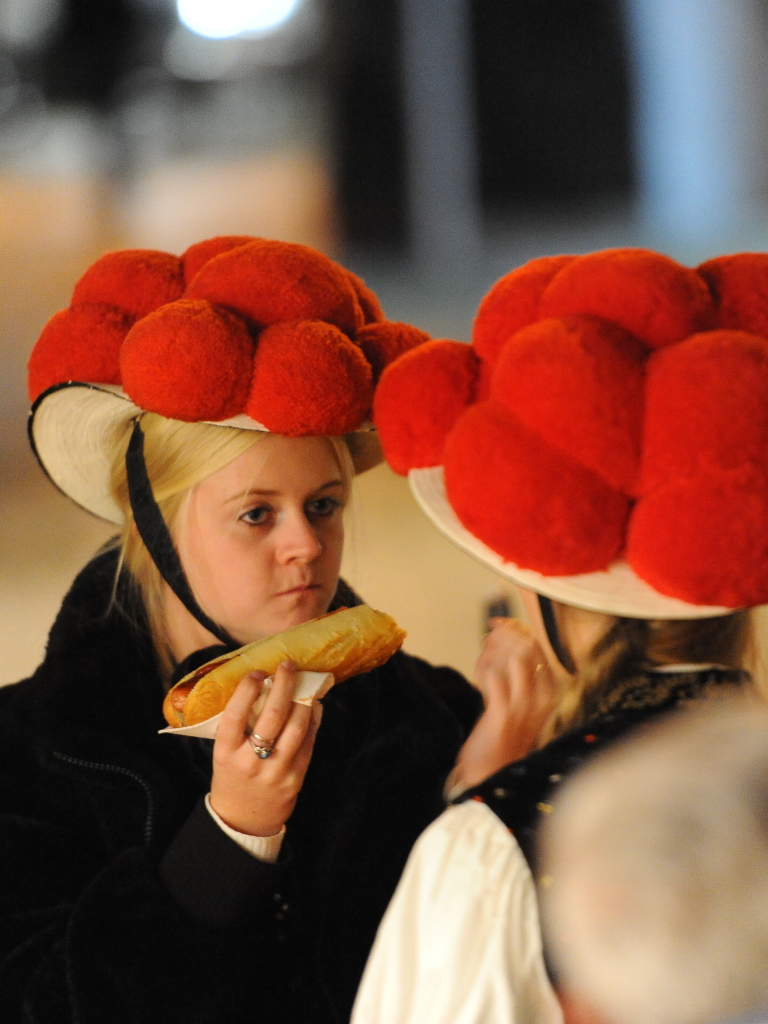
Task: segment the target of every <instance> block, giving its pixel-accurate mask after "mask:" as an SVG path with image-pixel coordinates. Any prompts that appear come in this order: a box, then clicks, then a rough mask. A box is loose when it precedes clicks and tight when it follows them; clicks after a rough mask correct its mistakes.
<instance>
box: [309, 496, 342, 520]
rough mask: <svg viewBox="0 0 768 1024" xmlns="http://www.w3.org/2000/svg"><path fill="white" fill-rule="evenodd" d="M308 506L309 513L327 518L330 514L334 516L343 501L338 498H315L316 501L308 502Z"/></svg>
mask: <svg viewBox="0 0 768 1024" xmlns="http://www.w3.org/2000/svg"><path fill="white" fill-rule="evenodd" d="M306 508H307V515H309V516H316V517H319V518H320V519H326V518H327V517H328V516H332V515H333V513H334V512H335V511H336V509H337V508H341V502H340V501H337V500H336V498H315V500H314V501H310V502H309V503H308V504H307V506H306Z"/></svg>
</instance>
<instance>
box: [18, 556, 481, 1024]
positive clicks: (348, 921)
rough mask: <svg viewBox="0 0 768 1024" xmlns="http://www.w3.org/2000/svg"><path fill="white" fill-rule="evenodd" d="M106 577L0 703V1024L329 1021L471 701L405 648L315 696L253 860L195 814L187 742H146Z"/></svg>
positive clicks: (205, 765) (146, 728) (143, 672)
mask: <svg viewBox="0 0 768 1024" xmlns="http://www.w3.org/2000/svg"><path fill="white" fill-rule="evenodd" d="M114 571H115V556H114V554H112V553H106V554H102V555H99V556H98V557H97V558H96V559H94V561H93V562H91V563H90V564H89V565H88V566H87V567H86V568H85V570H84V571H83V572H82V573H81V574H80V576H79V577H78V579H77V580H76V581H75V583H74V585H73V587H72V590H71V591H70V593H69V595H68V596H67V598H66V599H65V601H64V604H63V607H62V609H61V612H60V614H59V616H58V618H57V620H56V623H55V624H54V626H53V629H52V630H51V634H50V638H49V643H48V650H47V653H46V657H45V660H44V662H43V664H42V665H41V666H40V668H39V669H38V670H37V672H36V673H35V674H34V676H32V677H31V678H30V679H27V680H25V681H24V682H22V683H18V684H16V685H14V686H9V687H5V688H3V689H0V844H2V861H1V868H0V893H1V897H0V898H1V899H2V906H1V907H0V1020H1V1021H2V1022H3V1024H12V1022H17V1021H25V1022H33V1024H64V1022H78V1024H122V1022H126V1024H127V1022H131V1024H138V1022H141V1024H148V1022H154V1021H162V1022H163V1024H176V1022H178V1024H198V1022H199V1024H208V1022H227V1024H231V1022H233V1021H247V1020H264V1021H269V1022H270V1024H308V1022H309V1021H312V1022H313V1024H324V1022H329V1024H330V1022H342V1021H346V1020H347V1018H348V1016H349V1013H350V1010H351V1006H352V1001H353V999H354V995H355V990H356V987H357V983H358V980H359V977H360V974H361V972H362V969H363V967H364V965H365V960H366V957H367V954H368V950H369V948H370V945H371V943H372V941H373V937H374V934H375V931H376V927H377V925H378V922H379V920H380V918H381V915H382V914H383V912H384V910H385V909H386V906H387V903H388V901H389V898H390V896H391V894H392V892H393V890H394V887H395V885H396V883H397V880H398V877H399V875H400V873H401V870H402V868H403V865H404V863H405V860H406V858H407V856H408V853H409V851H410V848H411V845H412V844H413V842H414V840H415V839H416V837H417V836H418V835H419V833H420V832H421V830H422V829H423V828H424V827H425V826H426V825H427V824H428V823H429V822H430V821H431V820H432V819H433V818H434V817H435V816H436V815H437V814H439V813H440V811H441V809H442V800H441V793H442V787H443V783H444V780H445V777H446V775H447V773H448V771H449V770H450V768H451V766H452V764H453V761H454V758H455V756H456V753H457V751H458V749H459V746H460V745H461V743H462V742H463V739H464V737H465V735H466V733H467V732H468V730H469V729H470V728H471V726H472V724H473V721H474V719H475V717H476V715H477V714H478V712H479V710H480V709H479V705H478V700H477V698H476V695H475V693H474V691H472V690H471V688H470V687H469V686H468V684H467V683H466V682H465V681H464V680H463V679H462V678H461V677H460V676H458V675H457V674H456V673H454V672H452V671H451V670H449V669H435V668H432V667H430V666H429V665H427V664H425V663H424V662H422V661H419V660H418V659H415V658H412V657H409V656H408V655H404V654H397V655H395V656H394V657H393V658H392V659H391V660H390V661H389V662H388V663H387V664H386V665H385V666H383V667H382V668H380V669H377V670H376V671H374V672H371V673H368V674H367V675H363V676H358V677H356V678H355V679H351V680H348V681H347V682H345V683H342V684H340V685H339V686H337V687H336V688H335V689H334V690H332V691H331V693H330V694H329V695H328V696H327V697H326V698H325V700H324V705H325V714H324V717H323V723H322V727H321V729H320V732H319V734H318V738H317V743H316V747H315V753H314V756H313V759H312V763H311V766H310V769H309V772H308V774H307V778H306V780H305V785H304V788H303V790H302V792H301V794H300V797H299V801H298V803H297V807H296V810H295V812H294V814H293V816H292V818H291V820H290V821H289V823H288V835H287V839H286V842H285V844H284V848H283V853H282V854H281V858H280V861H279V862H278V863H277V864H265V863H263V862H261V861H257V860H255V859H254V858H252V857H250V856H249V855H248V854H247V853H245V851H243V850H241V849H240V847H238V846H237V845H236V844H235V843H233V842H232V841H231V840H230V839H229V838H228V837H227V836H226V835H225V834H224V833H223V832H222V831H221V830H220V829H218V828H217V827H216V825H215V824H214V823H213V821H212V819H211V818H210V815H208V813H207V811H206V810H205V808H204V806H203V805H202V803H201V798H202V796H203V795H204V794H205V793H206V792H207V791H208V788H209V780H210V754H209V751H206V744H205V743H204V741H191V740H189V739H183V740H182V739H180V738H178V737H172V736H159V735H158V733H157V730H158V729H159V728H161V727H162V726H163V725H164V722H163V720H162V715H161V710H160V709H161V702H162V698H163V693H162V687H161V683H160V679H159V676H158V673H157V670H156V667H155V663H154V657H153V654H152V650H151V646H150V644H149V642H148V639H147V637H146V635H145V633H144V632H143V631H142V629H141V627H140V626H137V625H135V624H131V622H130V621H129V620H128V618H126V617H125V616H124V615H123V614H122V613H120V612H119V611H117V610H115V609H112V610H109V604H110V594H111V587H112V580H113V577H114ZM209 746H210V744H208V747H209Z"/></svg>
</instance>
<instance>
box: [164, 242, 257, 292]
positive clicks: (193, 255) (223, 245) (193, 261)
mask: <svg viewBox="0 0 768 1024" xmlns="http://www.w3.org/2000/svg"><path fill="white" fill-rule="evenodd" d="M255 241H256V239H255V238H254V236H253V235H217V236H216V237H215V238H206V239H205V240H204V241H202V242H195V244H194V245H190V247H189V248H188V249H187V250H186V252H183V253H182V254H181V265H182V267H183V268H184V280H185V281H186V282H187V284H189V282H190V281H191V280H192V278H193V277H194V276H195V274H196V273H197V272H198V270H200V268H201V267H202V266H204V265H205V264H206V263H207V262H208V260H212V259H213V257H214V256H219V255H220V254H221V253H223V252H229V250H230V249H237V248H238V247H239V246H241V245H248V243H249V242H255Z"/></svg>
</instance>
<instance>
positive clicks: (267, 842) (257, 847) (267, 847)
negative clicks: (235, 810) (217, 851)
mask: <svg viewBox="0 0 768 1024" xmlns="http://www.w3.org/2000/svg"><path fill="white" fill-rule="evenodd" d="M210 797H211V794H210V793H206V795H205V806H206V807H207V808H208V813H209V814H210V816H211V817H212V818H213V820H214V821H215V822H216V824H217V825H218V826H219V828H220V829H221V831H222V832H226V833H227V835H228V836H229V838H230V839H232V840H234V842H236V843H237V845H238V846H241V847H242V848H243V849H244V850H245V851H246V853H250V855H251V856H252V857H255V858H256V860H264V861H266V862H267V863H268V864H274V863H275V861H276V860H277V858H278V855H279V854H280V847H281V846H282V845H283V839H284V838H285V825H283V827H282V828H281V829H280V831H279V832H278V833H276V834H275V835H273V836H249V835H247V834H246V833H245V832H236V831H235V830H234V829H233V828H230V827H229V825H226V824H225V823H224V822H223V821H222V820H221V818H220V817H219V816H218V814H217V813H216V811H214V809H213V808H212V807H211V799H210Z"/></svg>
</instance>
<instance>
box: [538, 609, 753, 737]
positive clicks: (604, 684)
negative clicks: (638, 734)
mask: <svg viewBox="0 0 768 1024" xmlns="http://www.w3.org/2000/svg"><path fill="white" fill-rule="evenodd" d="M553 605H554V608H555V616H556V619H557V621H558V625H559V626H560V627H561V628H562V627H564V626H566V623H567V619H568V612H569V607H570V606H569V605H565V604H559V603H556V602H553ZM753 640H754V635H753V622H752V612H751V609H749V608H747V609H743V610H741V611H737V612H733V613H732V614H731V615H722V616H717V617H715V618H707V619H629V618H617V619H614V620H613V623H612V625H610V626H609V628H608V631H607V632H606V633H605V634H604V635H603V637H602V638H601V639H600V640H598V641H597V643H596V644H595V645H594V647H593V648H592V650H591V652H590V653H589V655H588V656H587V658H586V659H585V660H584V662H583V663H582V664H581V665H580V666H579V668H578V671H577V672H576V673H575V674H574V675H573V676H572V677H571V680H570V681H569V683H568V685H567V686H566V687H565V689H564V691H563V693H562V695H561V699H560V703H559V705H558V707H557V709H556V711H555V713H554V715H553V716H552V717H551V718H550V721H549V722H548V724H547V726H546V729H545V734H544V735H543V736H542V738H541V742H542V743H543V742H547V741H548V740H550V739H552V738H553V737H554V736H557V735H559V734H560V733H562V732H565V731H566V730H567V729H570V728H575V727H577V726H579V725H582V724H583V723H584V722H586V721H587V720H588V719H589V718H591V717H592V716H593V715H594V714H595V713H596V712H597V710H598V708H599V706H600V704H601V703H602V702H603V701H604V700H605V698H606V697H607V696H608V695H609V694H610V693H611V691H612V690H614V689H615V688H616V687H617V686H618V685H619V684H624V683H627V682H629V681H631V680H632V679H636V678H637V677H639V676H641V675H642V674H643V673H644V672H646V671H647V670H648V669H649V668H653V667H657V668H658V667H660V666H663V665H675V664H697V665H718V666H723V667H726V668H732V669H740V668H743V667H744V665H745V663H747V662H748V661H750V659H751V657H752V655H753V653H754V652H753Z"/></svg>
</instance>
